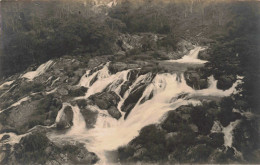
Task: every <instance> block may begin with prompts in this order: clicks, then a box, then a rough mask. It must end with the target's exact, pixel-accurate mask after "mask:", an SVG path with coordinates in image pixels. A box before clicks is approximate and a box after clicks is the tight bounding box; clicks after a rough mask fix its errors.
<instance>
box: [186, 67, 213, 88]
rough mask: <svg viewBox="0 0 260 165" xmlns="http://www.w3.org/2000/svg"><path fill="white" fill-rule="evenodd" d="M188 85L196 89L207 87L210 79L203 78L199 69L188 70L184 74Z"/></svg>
mask: <svg viewBox="0 0 260 165" xmlns="http://www.w3.org/2000/svg"><path fill="white" fill-rule="evenodd" d="M184 77H185V80H186V83H187V85H189V86H190V87H192V88H194V89H206V88H207V87H208V86H209V85H208V80H207V79H206V78H203V76H202V75H201V73H199V72H197V71H192V70H190V71H187V72H185V74H184Z"/></svg>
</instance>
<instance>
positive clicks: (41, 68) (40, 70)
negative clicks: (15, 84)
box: [22, 60, 53, 81]
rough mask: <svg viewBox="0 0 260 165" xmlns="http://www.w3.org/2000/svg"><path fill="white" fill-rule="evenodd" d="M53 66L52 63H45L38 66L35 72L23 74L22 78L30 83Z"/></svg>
mask: <svg viewBox="0 0 260 165" xmlns="http://www.w3.org/2000/svg"><path fill="white" fill-rule="evenodd" d="M52 64H53V61H52V60H50V61H47V62H46V63H44V64H42V65H40V66H39V67H38V68H37V69H36V70H35V71H31V72H27V73H25V74H24V75H23V76H22V78H27V79H28V80H29V81H32V80H33V79H34V78H35V77H38V76H40V75H42V74H43V73H44V72H45V71H46V70H47V69H49V67H50V66H51V65H52Z"/></svg>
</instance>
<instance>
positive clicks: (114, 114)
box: [107, 106, 122, 120]
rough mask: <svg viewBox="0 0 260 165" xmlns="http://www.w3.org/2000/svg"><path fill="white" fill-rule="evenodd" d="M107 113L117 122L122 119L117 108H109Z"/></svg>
mask: <svg viewBox="0 0 260 165" xmlns="http://www.w3.org/2000/svg"><path fill="white" fill-rule="evenodd" d="M107 112H108V113H109V115H111V116H112V117H113V118H115V119H117V120H118V119H120V118H121V116H122V115H121V113H120V111H119V110H118V109H117V108H116V107H115V106H111V107H110V108H108V110H107Z"/></svg>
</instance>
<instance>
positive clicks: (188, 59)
mask: <svg viewBox="0 0 260 165" xmlns="http://www.w3.org/2000/svg"><path fill="white" fill-rule="evenodd" d="M202 50H204V48H202V47H200V46H196V47H195V48H194V49H192V50H191V51H190V52H189V54H187V55H185V56H183V57H182V58H181V59H178V60H168V61H169V62H177V63H192V64H204V63H206V62H207V61H204V60H200V59H198V55H199V52H200V51H202Z"/></svg>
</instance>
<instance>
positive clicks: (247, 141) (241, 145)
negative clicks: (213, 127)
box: [233, 118, 260, 160]
mask: <svg viewBox="0 0 260 165" xmlns="http://www.w3.org/2000/svg"><path fill="white" fill-rule="evenodd" d="M258 121H259V119H258V118H253V119H242V121H241V122H240V123H239V124H238V125H237V126H236V127H235V128H234V130H233V146H234V147H235V148H236V149H237V150H238V151H240V152H242V153H243V155H244V157H245V158H246V159H247V160H250V158H251V156H252V152H253V151H254V150H256V149H258V148H259V139H260V138H259V130H258Z"/></svg>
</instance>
